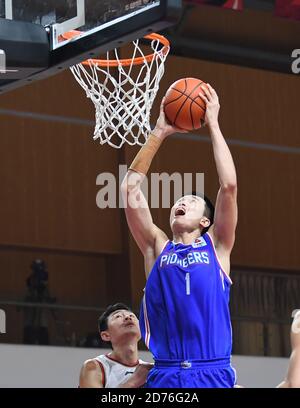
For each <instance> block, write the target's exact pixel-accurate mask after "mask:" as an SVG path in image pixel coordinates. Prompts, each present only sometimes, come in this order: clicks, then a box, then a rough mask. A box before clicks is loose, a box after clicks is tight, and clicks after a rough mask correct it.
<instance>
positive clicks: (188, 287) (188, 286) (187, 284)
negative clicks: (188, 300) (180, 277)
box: [185, 273, 191, 295]
mask: <svg viewBox="0 0 300 408" xmlns="http://www.w3.org/2000/svg"><path fill="white" fill-rule="evenodd" d="M185 289H186V294H187V295H190V294H191V281H190V274H189V273H186V274H185Z"/></svg>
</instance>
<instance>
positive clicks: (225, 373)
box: [145, 358, 236, 388]
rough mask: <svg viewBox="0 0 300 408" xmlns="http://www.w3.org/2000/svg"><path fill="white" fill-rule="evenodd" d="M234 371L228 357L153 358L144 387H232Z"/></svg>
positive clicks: (234, 378)
mask: <svg viewBox="0 0 300 408" xmlns="http://www.w3.org/2000/svg"><path fill="white" fill-rule="evenodd" d="M235 383H236V373H235V370H234V368H232V367H231V364H230V358H225V359H215V360H189V361H178V360H155V365H154V368H153V369H152V370H151V371H150V372H149V375H148V378H147V383H146V384H145V388H232V387H234V385H235Z"/></svg>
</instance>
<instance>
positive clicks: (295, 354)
mask: <svg viewBox="0 0 300 408" xmlns="http://www.w3.org/2000/svg"><path fill="white" fill-rule="evenodd" d="M293 317H294V320H293V323H292V327H291V347H292V353H291V357H290V362H289V367H288V372H287V375H286V378H285V380H284V381H283V382H282V383H281V384H279V385H278V388H300V310H297V311H296V313H295V315H294V316H293Z"/></svg>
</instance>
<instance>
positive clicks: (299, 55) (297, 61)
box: [291, 48, 300, 74]
mask: <svg viewBox="0 0 300 408" xmlns="http://www.w3.org/2000/svg"><path fill="white" fill-rule="evenodd" d="M291 56H292V58H293V59H294V61H293V62H292V72H293V74H299V73H300V48H297V49H296V50H293V52H292V55H291Z"/></svg>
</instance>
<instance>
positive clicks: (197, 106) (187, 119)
mask: <svg viewBox="0 0 300 408" xmlns="http://www.w3.org/2000/svg"><path fill="white" fill-rule="evenodd" d="M202 85H205V82H203V81H201V79H197V78H182V79H179V80H178V81H176V82H174V83H173V84H172V85H171V86H170V88H169V89H168V91H167V93H166V98H165V102H164V111H165V114H166V117H167V119H168V121H169V122H170V123H171V124H172V125H173V126H176V127H178V128H180V129H185V130H195V129H199V128H201V125H202V123H203V122H204V116H205V110H206V107H205V102H204V101H203V100H202V99H201V98H200V96H199V93H203V90H202V88H201V86H202Z"/></svg>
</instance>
